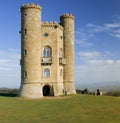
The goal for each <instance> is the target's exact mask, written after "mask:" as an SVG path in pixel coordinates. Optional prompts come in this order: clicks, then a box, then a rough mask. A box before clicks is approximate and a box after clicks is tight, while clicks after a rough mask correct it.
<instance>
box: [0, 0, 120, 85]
mask: <svg viewBox="0 0 120 123" xmlns="http://www.w3.org/2000/svg"><path fill="white" fill-rule="evenodd" d="M25 3H37V4H40V5H41V6H42V8H43V10H42V20H43V21H58V22H59V16H60V15H61V14H63V13H72V14H73V15H74V16H75V83H76V85H78V84H80V85H81V84H88V83H89V84H90V83H91V84H94V83H95V82H96V83H100V82H115V81H117V82H120V0H4V1H0V12H1V15H0V27H1V28H0V87H19V86H20V65H19V59H20V34H19V30H20V12H19V8H20V6H21V5H23V4H25Z"/></svg>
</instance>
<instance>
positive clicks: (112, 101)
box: [0, 95, 120, 123]
mask: <svg viewBox="0 0 120 123" xmlns="http://www.w3.org/2000/svg"><path fill="white" fill-rule="evenodd" d="M0 123H120V98H119V97H107V96H90V95H74V96H67V97H60V98H58V97H55V98H52V97H50V98H45V99H41V100H40V99H39V100H27V99H21V98H17V97H2V96H0Z"/></svg>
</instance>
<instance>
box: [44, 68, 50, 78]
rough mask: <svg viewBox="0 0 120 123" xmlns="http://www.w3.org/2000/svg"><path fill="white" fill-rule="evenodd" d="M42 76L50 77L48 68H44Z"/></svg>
mask: <svg viewBox="0 0 120 123" xmlns="http://www.w3.org/2000/svg"><path fill="white" fill-rule="evenodd" d="M44 77H50V70H49V69H48V68H46V69H45V70H44Z"/></svg>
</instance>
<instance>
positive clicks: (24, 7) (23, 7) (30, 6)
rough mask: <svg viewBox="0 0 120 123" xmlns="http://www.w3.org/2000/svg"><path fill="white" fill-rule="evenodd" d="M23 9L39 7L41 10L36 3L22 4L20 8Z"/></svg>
mask: <svg viewBox="0 0 120 123" xmlns="http://www.w3.org/2000/svg"><path fill="white" fill-rule="evenodd" d="M24 9H39V10H42V8H41V7H40V6H39V5H38V4H34V3H31V4H24V5H23V6H21V8H20V10H21V11H22V10H24Z"/></svg>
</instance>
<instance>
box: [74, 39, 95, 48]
mask: <svg viewBox="0 0 120 123" xmlns="http://www.w3.org/2000/svg"><path fill="white" fill-rule="evenodd" d="M75 42H76V44H77V45H80V47H90V46H92V45H93V44H92V43H91V42H88V41H84V40H79V39H76V40H75Z"/></svg>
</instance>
